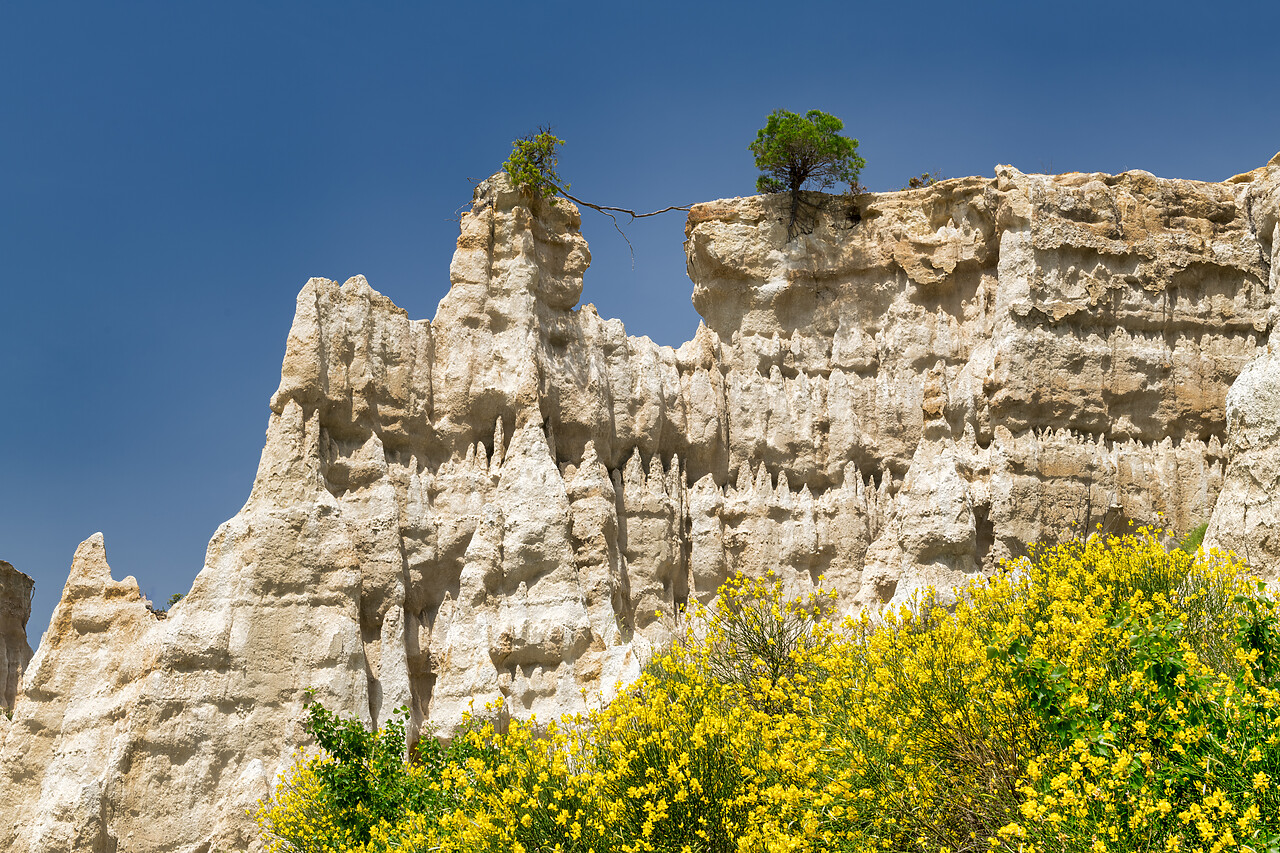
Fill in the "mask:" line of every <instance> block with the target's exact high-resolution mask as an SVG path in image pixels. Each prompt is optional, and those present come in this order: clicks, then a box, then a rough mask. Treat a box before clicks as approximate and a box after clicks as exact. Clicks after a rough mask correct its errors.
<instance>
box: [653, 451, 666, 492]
mask: <svg viewBox="0 0 1280 853" xmlns="http://www.w3.org/2000/svg"><path fill="white" fill-rule="evenodd" d="M648 484H649V491H651V492H653V493H654V494H658V495H661V494H665V493H666V490H667V489H666V485H667V484H666V472H665V471H663V470H662V456H661V455H660V454H657V453H655V454H653V455H652V456H650V457H649V477H648Z"/></svg>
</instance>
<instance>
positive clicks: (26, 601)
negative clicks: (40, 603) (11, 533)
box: [0, 560, 35, 732]
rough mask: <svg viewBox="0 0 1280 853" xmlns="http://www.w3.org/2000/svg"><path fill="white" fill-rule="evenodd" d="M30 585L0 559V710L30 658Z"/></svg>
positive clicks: (7, 703) (10, 703) (11, 696)
mask: <svg viewBox="0 0 1280 853" xmlns="http://www.w3.org/2000/svg"><path fill="white" fill-rule="evenodd" d="M34 588H35V582H34V581H32V580H31V578H29V577H28V576H27V575H25V574H23V573H22V572H20V571H18V570H17V569H15V568H14V567H13V566H11V565H10V564H9V563H6V562H5V561H4V560H0V710H8V709H10V708H12V707H13V699H14V696H16V695H17V692H18V679H19V678H21V677H22V672H23V670H25V669H26V668H27V662H28V661H29V660H31V646H29V645H27V620H28V619H29V618H31V591H32V590H33V589H34ZM7 721H8V720H7V717H6V718H3V719H0V725H5V724H6V723H7ZM2 731H3V730H0V732H2Z"/></svg>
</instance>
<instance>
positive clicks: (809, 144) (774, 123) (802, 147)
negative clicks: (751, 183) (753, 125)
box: [747, 110, 866, 193]
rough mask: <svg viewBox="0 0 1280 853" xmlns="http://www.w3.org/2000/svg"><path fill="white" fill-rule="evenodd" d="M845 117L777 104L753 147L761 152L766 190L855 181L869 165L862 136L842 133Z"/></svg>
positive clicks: (759, 184)
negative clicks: (861, 148)
mask: <svg viewBox="0 0 1280 853" xmlns="http://www.w3.org/2000/svg"><path fill="white" fill-rule="evenodd" d="M843 129H844V122H842V121H841V120H840V119H838V118H836V117H835V116H833V115H830V114H828V113H824V112H822V111H821V110H809V111H808V112H807V113H805V114H804V115H803V116H801V115H797V114H796V113H793V112H789V111H787V110H774V111H773V112H772V113H770V114H769V118H768V121H767V122H766V123H765V126H764V127H763V128H761V130H760V132H759V133H757V134H756V141H755V142H753V143H751V144H750V145H749V146H747V147H748V149H749V150H750V151H751V153H752V154H754V155H755V158H756V168H757V169H759V170H760V176H759V177H758V178H756V189H758V190H759V191H760V192H763V193H777V192H784V191H790V192H792V193H798V192H800V190H802V189H805V187H806V185H811V188H812V189H818V190H826V189H828V188H830V187H832V186H835V185H836V184H839V183H847V184H849V186H850V187H853V186H854V185H856V184H857V182H858V173H859V172H860V171H861V170H862V167H863V166H865V165H866V161H864V160H863V159H862V158H861V157H859V156H858V140H856V139H849V138H848V137H846V136H843V135H841V133H840V131H841V130H843Z"/></svg>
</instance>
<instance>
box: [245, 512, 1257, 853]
mask: <svg viewBox="0 0 1280 853" xmlns="http://www.w3.org/2000/svg"><path fill="white" fill-rule="evenodd" d="M1243 569H1244V567H1243V566H1242V565H1241V564H1239V563H1238V562H1237V561H1236V560H1235V559H1234V557H1232V556H1231V555H1218V554H1208V555H1206V554H1203V553H1199V554H1197V555H1192V554H1188V553H1186V552H1185V551H1182V550H1177V549H1175V550H1173V551H1168V550H1166V549H1165V548H1164V547H1163V546H1162V545H1161V544H1160V542H1159V541H1158V539H1157V537H1156V535H1155V534H1154V533H1153V532H1151V531H1145V530H1144V531H1139V532H1138V533H1137V534H1135V535H1131V536H1127V537H1123V538H1117V539H1105V538H1102V537H1094V538H1092V539H1090V540H1089V541H1087V542H1071V543H1068V544H1065V545H1061V546H1057V547H1043V548H1033V549H1032V553H1031V556H1030V557H1028V558H1025V559H1022V560H1018V561H1016V562H1013V563H1010V564H1009V565H1007V566H1005V567H1004V568H1003V569H1002V570H1001V571H1000V572H999V573H997V574H996V575H995V576H994V577H992V578H990V579H981V580H979V581H977V582H975V583H973V584H972V585H971V586H970V587H969V588H968V589H966V590H964V591H963V592H962V593H961V594H960V595H959V596H958V601H957V603H956V604H955V605H954V606H953V607H951V608H945V607H941V606H939V605H938V604H937V603H936V602H935V601H934V599H933V598H932V597H931V596H925V597H923V598H921V599H919V600H917V601H915V602H914V603H913V604H912V605H911V606H907V607H901V608H895V609H890V610H887V611H886V612H884V613H881V614H875V615H874V616H873V615H871V614H864V615H862V616H861V617H859V618H848V619H845V620H843V621H842V622H839V623H835V622H832V621H830V620H829V619H828V618H827V617H828V615H829V612H830V609H831V606H832V603H833V599H832V597H831V595H830V594H818V595H814V596H808V597H805V598H802V599H797V600H788V598H787V596H786V595H784V594H783V588H782V585H781V583H780V582H778V581H777V580H776V579H775V578H772V577H770V578H766V579H763V580H756V581H751V580H747V579H744V578H735V579H733V580H731V581H730V582H729V584H727V585H726V586H725V587H724V588H722V590H721V592H720V595H719V596H718V598H717V600H716V603H715V604H714V605H713V606H712V607H711V608H709V609H705V610H700V611H699V612H698V613H696V614H694V618H692V619H690V620H689V625H690V628H689V631H688V633H687V634H686V636H685V637H684V638H683V639H682V641H681V642H678V643H677V644H675V646H674V647H673V648H672V649H671V650H670V651H668V652H666V653H665V654H662V655H660V656H658V657H657V658H656V659H655V660H654V661H653V662H652V663H651V664H650V666H648V667H647V668H646V670H645V672H644V674H643V675H642V677H641V678H640V680H639V681H638V682H637V683H636V684H634V685H633V686H632V687H631V688H630V689H628V690H627V691H626V692H625V693H623V694H622V695H621V696H619V697H618V698H617V699H616V700H614V701H613V702H612V703H611V704H610V705H609V706H608V707H607V708H605V709H603V710H601V711H599V712H595V713H592V714H590V715H586V716H580V717H568V718H564V719H561V720H559V721H557V722H555V723H551V724H548V725H545V726H544V725H540V724H539V723H538V722H537V721H536V720H533V721H529V722H525V723H518V722H517V723H512V724H511V725H510V727H509V729H508V730H507V731H506V732H505V733H502V734H499V733H498V732H496V731H495V730H494V728H493V727H492V726H489V725H485V726H478V727H474V728H472V729H471V730H469V731H468V732H466V733H465V734H463V735H461V736H460V737H459V738H458V739H457V740H455V742H454V743H455V745H458V746H456V747H455V748H456V749H457V750H458V751H457V752H454V753H451V755H450V757H448V758H447V760H444V761H440V762H437V763H436V764H434V765H431V766H430V767H417V769H413V768H411V771H412V772H411V775H410V776H409V777H407V778H409V780H410V781H409V782H408V783H407V784H408V785H409V787H413V786H419V787H420V788H421V789H423V790H424V791H425V792H429V796H427V795H424V796H421V797H416V798H415V797H405V798H403V800H402V804H401V807H400V808H399V811H398V812H397V813H395V814H390V815H388V814H383V815H381V816H380V817H379V818H378V820H377V821H372V822H371V823H370V826H369V830H368V837H367V838H360V839H355V840H354V841H350V842H346V841H340V842H338V844H337V846H330V847H309V846H306V844H307V843H308V842H307V840H306V838H307V836H306V835H305V833H304V834H301V835H299V834H298V833H293V834H292V835H291V836H290V837H291V838H297V839H300V840H298V841H288V842H281V844H280V845H279V846H277V847H274V848H271V849H272V850H273V851H293V850H297V851H308V853H310V851H311V850H321V849H323V850H352V851H359V853H372V851H393V850H394V851H427V850H432V851H435V850H441V851H459V853H461V851H467V853H472V851H491V853H499V851H501V853H507V852H508V851H514V853H534V851H539V853H541V851H566V853H568V851H575V853H576V852H577V851H595V853H604V851H610V853H612V851H620V853H631V851H637V852H638V851H672V853H677V852H678V853H686V851H687V853H748V851H750V852H751V853H755V851H763V852H764V853H774V851H811V853H818V851H823V853H825V851H866V850H889V851H920V853H924V851H928V853H939V851H954V853H959V851H979V850H980V851H991V850H1003V851H1023V853H1048V851H1055V853H1056V851H1107V850H1113V851H1138V850H1143V851H1146V850H1162V851H1165V850H1185V851H1203V852H1204V853H1210V851H1213V853H1217V851H1228V850H1230V851H1251V853H1264V851H1265V853H1280V792H1278V791H1277V788H1276V787H1275V784H1274V782H1273V780H1275V779H1276V778H1277V777H1280V706H1278V703H1280V693H1278V692H1277V687H1280V627H1278V626H1280V620H1278V619H1277V616H1276V613H1275V609H1274V608H1275V605H1274V602H1273V601H1272V600H1271V599H1270V598H1269V597H1268V596H1267V595H1266V594H1265V591H1264V590H1263V589H1262V587H1261V586H1260V585H1256V584H1254V583H1251V582H1249V581H1248V580H1247V578H1246V574H1245V572H1244V571H1243ZM318 760H321V761H323V760H325V759H318ZM316 779H317V776H316V773H315V771H314V768H312V767H310V766H309V765H303V766H301V767H300V768H299V769H298V770H297V771H296V772H295V774H294V775H293V776H292V777H291V778H290V780H289V781H288V783H287V784H286V785H285V786H284V787H283V788H282V789H281V791H280V792H279V793H278V794H277V796H276V799H275V800H274V804H273V806H272V808H273V809H274V811H270V812H269V815H270V817H269V818H268V819H267V820H266V821H265V823H264V826H266V827H267V828H268V829H272V830H274V832H275V836H274V837H276V838H281V837H283V834H282V833H281V829H284V828H288V827H290V826H293V825H294V823H295V822H296V823H297V825H307V826H314V827H316V834H326V833H328V834H329V835H333V832H332V830H331V829H329V828H328V827H329V824H327V823H326V821H329V820H331V819H330V818H329V817H328V816H326V815H325V813H324V809H323V808H320V809H317V808H316V804H317V803H322V802H323V800H324V797H325V796H326V794H325V793H324V791H322V790H320V788H317V781H316ZM321 787H323V786H321ZM334 837H337V836H334ZM290 844H292V845H293V846H289V845H290ZM344 844H345V845H347V846H342V845H344Z"/></svg>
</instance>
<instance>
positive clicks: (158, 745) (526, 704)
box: [0, 163, 1280, 853]
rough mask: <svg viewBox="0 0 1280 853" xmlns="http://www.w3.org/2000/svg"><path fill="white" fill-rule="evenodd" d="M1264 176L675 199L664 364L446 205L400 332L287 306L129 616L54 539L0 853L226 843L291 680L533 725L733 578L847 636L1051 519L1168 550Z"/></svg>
mask: <svg viewBox="0 0 1280 853" xmlns="http://www.w3.org/2000/svg"><path fill="white" fill-rule="evenodd" d="M1278 184H1280V163H1273V164H1272V165H1271V166H1270V167H1268V168H1264V169H1260V170H1257V171H1255V172H1253V173H1250V174H1248V175H1244V176H1240V177H1239V178H1237V179H1233V181H1230V182H1226V183H1222V184H1212V183H1199V182H1192V181H1175V180H1164V179H1158V178H1155V177H1153V176H1151V175H1149V174H1147V173H1144V172H1130V173H1126V174H1123V175H1118V176H1109V175H1099V174H1073V175H1063V176H1042V175H1024V174H1022V173H1020V172H1018V171H1017V170H1014V169H1011V168H1008V167H1000V168H999V169H997V174H996V177H995V178H994V179H983V178H966V179H959V180H953V181H946V182H943V183H941V184H938V185H935V186H933V187H929V188H926V189H921V190H913V191H906V192H901V193H887V194H881V195H876V196H868V197H864V198H862V199H860V200H859V203H858V206H857V207H856V208H852V207H849V206H848V205H847V203H844V202H840V201H837V200H834V199H829V200H819V199H816V198H815V199H814V201H820V202H821V205H822V210H821V212H820V213H819V214H817V215H816V216H815V217H814V218H813V220H812V221H810V222H807V223H805V228H804V229H803V230H806V231H807V232H808V233H805V234H802V235H801V236H800V237H799V238H797V239H795V240H793V241H791V242H788V241H787V239H786V236H787V221H786V214H787V205H786V203H785V201H784V200H783V199H782V198H780V197H777V198H774V197H764V198H761V197H756V198H746V199H731V200H724V201H718V202H712V203H708V204H703V205H697V206H695V207H694V209H693V210H692V211H691V212H690V215H689V220H688V226H687V236H688V241H687V250H688V258H689V273H690V277H691V278H692V279H693V281H694V304H695V306H696V307H697V308H698V310H699V312H700V313H701V314H702V316H703V318H704V319H705V323H704V325H702V326H701V327H700V328H699V330H698V332H697V334H696V335H695V336H694V338H693V340H691V341H689V342H688V343H686V344H684V345H683V346H681V347H680V348H678V349H672V348H670V347H660V346H657V345H655V344H653V343H652V342H651V341H650V340H649V339H648V338H632V337H628V336H627V335H626V333H625V331H624V329H623V326H622V324H621V323H620V322H618V321H617V320H606V319H602V318H601V317H599V316H598V315H597V313H596V311H595V309H594V308H593V307H592V306H590V305H587V306H584V307H581V308H579V307H576V306H577V304H578V300H579V297H580V296H581V292H582V283H583V273H584V272H585V270H586V269H587V266H588V263H589V259H590V255H589V252H588V249H587V246H586V243H585V242H584V241H583V239H582V237H581V236H580V234H579V232H578V226H579V219H578V213H577V211H576V210H575V209H574V208H573V206H572V205H569V204H567V203H565V202H563V201H561V202H559V203H558V204H556V205H554V206H550V205H545V204H542V203H537V204H534V205H532V206H531V204H530V203H529V202H528V201H527V200H526V199H525V198H524V197H522V196H521V195H519V194H518V193H516V192H514V191H512V189H511V188H510V186H509V185H507V183H506V182H505V179H503V178H501V177H495V178H493V179H490V180H489V181H487V182H484V183H483V184H481V185H480V186H479V187H478V189H477V192H476V198H475V202H474V205H473V207H472V210H471V212H470V213H469V214H468V215H466V216H465V217H464V218H463V223H462V234H461V236H460V238H459V240H458V251H457V253H456V255H455V256H454V261H453V264H452V267H451V270H450V276H451V280H452V288H451V290H450V292H449V294H448V295H447V296H446V297H445V298H444V299H443V300H442V301H441V303H440V307H439V310H438V312H437V315H436V318H435V319H434V320H433V321H430V322H428V321H425V320H417V321H414V320H410V319H409V318H408V317H407V316H406V314H405V312H404V311H402V310H400V309H399V308H397V307H396V306H395V305H394V304H393V303H392V302H391V301H390V300H389V299H387V298H386V297H385V296H383V295H381V294H379V293H378V292H376V291H374V290H373V289H372V288H371V287H370V286H369V285H368V283H367V282H365V280H364V279H363V278H359V277H357V278H354V279H351V280H350V281H348V282H347V283H346V284H344V285H342V286H339V285H337V284H336V283H335V282H331V281H326V280H322V279H313V280H312V281H310V282H308V283H307V285H306V286H305V287H304V288H303V290H302V292H301V293H300V294H299V296H298V310H297V315H296V317H295V320H294V323H293V328H292V330H291V331H290V333H289V340H288V346H287V352H286V355H285V361H284V366H283V370H282V375H281V383H280V387H279V389H278V390H277V392H276V393H275V395H274V396H273V398H272V400H271V411H272V415H271V421H270V425H269V427H268V431H267V440H266V447H265V449H264V451H263V454H262V460H261V463H260V466H259V470H258V475H257V478H256V480H255V482H254V486H253V490H252V493H251V494H250V496H249V499H248V501H247V502H246V504H245V506H244V508H243V509H242V510H241V512H240V513H239V514H238V515H237V516H236V517H235V518H233V519H232V520H231V521H229V522H227V523H226V524H224V525H223V526H222V527H221V528H219V530H218V532H217V533H216V534H215V536H214V538H213V541H212V542H211V543H210V546H209V552H208V556H207V558H206V562H205V567H204V569H203V570H202V571H201V572H200V575H199V576H198V577H197V579H196V582H195V585H194V586H193V587H192V590H191V592H190V593H189V594H188V595H187V597H186V598H185V599H183V601H182V602H180V603H179V604H178V605H177V606H176V607H175V608H174V609H173V610H172V611H171V613H170V615H169V618H168V619H165V620H163V621H159V620H156V619H155V618H154V617H153V616H152V614H151V613H150V612H149V611H148V610H147V609H146V606H145V602H144V601H143V600H142V599H141V597H140V596H139V595H138V592H137V586H136V584H134V583H133V582H132V581H131V580H130V579H126V580H125V581H123V582H119V583H117V582H115V581H113V580H112V579H111V575H110V572H109V570H108V568H107V566H106V562H105V557H104V554H103V549H102V543H101V540H100V539H91V540H89V541H87V542H86V543H85V544H84V545H82V546H81V549H80V551H79V552H78V553H77V555H76V560H75V564H74V566H73V568H72V574H71V578H70V580H69V581H68V585H67V589H66V591H65V593H64V595H63V599H62V601H61V603H60V604H59V606H58V609H57V611H56V612H55V615H54V620H53V624H52V625H51V627H50V630H49V632H48V634H47V636H46V639H45V641H44V642H43V643H42V644H41V647H40V649H39V650H38V652H37V654H36V657H35V659H34V660H33V661H32V663H31V666H30V668H29V670H28V673H27V676H26V677H25V680H24V682H23V690H22V692H21V694H20V696H19V698H18V701H17V704H16V707H15V713H14V719H13V723H12V724H11V726H10V729H9V731H8V732H7V734H6V735H5V740H4V745H3V749H0V802H3V803H6V806H5V807H4V810H3V820H2V821H0V848H4V849H13V850H21V851H54V850H92V851H108V850H116V849H120V850H126V849H127V850H130V851H135V850H137V851H149V850H180V851H197V853H210V851H213V850H227V849H243V848H245V847H252V845H253V844H254V843H255V842H254V839H253V838H252V834H251V832H250V829H249V825H248V822H247V820H246V819H245V817H244V809H245V808H246V807H248V806H250V805H251V804H252V803H253V802H254V801H256V800H257V799H258V798H259V797H261V796H262V795H264V794H265V793H266V792H267V790H268V787H269V785H270V783H271V780H272V779H273V778H274V777H275V776H276V774H277V773H279V772H280V771H282V770H283V769H284V768H285V767H286V766H287V763H288V761H289V756H290V755H291V754H292V752H293V751H294V750H295V749H296V748H297V747H298V746H299V745H301V744H303V743H304V742H305V738H304V736H303V734H302V732H301V731H300V728H299V725H298V721H299V717H300V712H301V707H302V694H303V690H304V689H305V688H307V687H309V686H310V687H314V688H315V689H316V691H317V694H318V696H319V698H320V699H321V700H322V701H324V702H325V704H326V705H327V706H329V707H331V708H333V709H335V710H338V711H340V712H342V713H344V714H348V715H350V714H355V715H358V716H360V717H362V718H363V719H365V720H367V721H369V722H371V723H373V722H377V721H379V720H382V719H385V718H386V717H387V715H388V714H389V712H390V711H391V709H393V708H395V707H396V706H399V705H402V704H403V705H408V706H409V707H410V708H411V710H412V715H413V722H414V725H415V727H418V726H421V725H422V724H423V722H424V721H425V720H428V719H430V720H431V721H433V722H434V723H435V724H438V725H442V726H448V725H451V724H452V723H454V722H456V721H457V720H458V719H459V718H460V716H461V715H462V714H463V713H464V712H466V711H467V710H468V708H471V707H474V708H475V709H477V710H481V709H483V708H484V706H485V705H486V703H490V702H492V703H497V704H499V705H501V706H502V707H503V708H505V709H506V711H508V712H510V713H512V714H516V715H522V716H523V715H528V714H531V713H537V714H539V715H541V716H542V717H543V718H546V717H549V716H554V715H555V714H558V713H559V712H562V711H572V710H575V709H579V708H582V707H583V706H584V705H585V704H588V703H592V702H596V701H600V699H601V697H602V696H603V697H604V698H607V697H608V696H609V695H610V694H611V693H612V691H613V690H615V689H616V687H617V686H618V685H619V684H621V683H624V682H626V681H627V680H628V679H630V678H632V677H633V676H634V675H635V674H636V673H637V672H638V669H639V666H640V665H641V664H642V662H643V661H644V659H645V658H646V657H647V656H648V654H649V652H650V650H651V649H652V648H653V647H654V646H655V645H659V644H661V643H663V642H665V641H666V640H667V639H668V637H669V635H670V632H671V630H672V629H673V627H674V626H676V625H677V624H678V623H679V621H680V619H681V618H682V615H683V611H684V608H685V607H687V606H688V605H689V604H690V603H691V602H692V601H695V600H704V601H705V600H707V599H709V597H710V596H712V595H713V594H714V591H715V589H716V588H717V587H718V586H719V584H720V583H721V581H723V580H724V579H725V578H726V577H727V576H729V575H730V574H731V573H732V572H735V571H743V572H747V573H749V574H757V575H758V574H761V573H763V572H765V571H767V570H769V569H774V570H777V571H778V572H779V573H780V574H781V575H782V577H783V578H784V580H785V581H786V582H787V583H788V584H790V585H792V586H793V587H796V588H801V589H802V588H806V587H810V586H812V585H813V584H814V583H816V582H817V578H818V577H819V576H823V575H825V578H826V580H825V584H826V585H829V586H833V587H835V588H836V589H838V590H839V591H840V594H841V598H842V602H843V604H844V606H845V607H849V608H853V607H856V606H859V605H870V604H877V603H880V602H884V601H894V600H903V599H905V598H907V597H909V596H910V595H912V594H913V593H914V592H915V591H916V590H918V589H919V588H920V587H921V586H923V585H925V584H928V583H933V584H938V585H941V586H943V587H948V586H950V585H951V584H954V583H957V582H960V581H962V580H963V579H965V578H966V577H969V576H971V575H973V574H974V573H976V572H981V571H983V570H986V569H989V568H991V567H992V566H994V565H995V563H996V561H998V560H999V559H1000V558H1002V557H1006V556H1009V555H1014V554H1017V553H1019V549H1020V548H1021V547H1022V544H1021V543H1024V542H1028V541H1034V540H1037V539H1042V538H1050V539H1053V538H1058V537H1060V536H1062V535H1069V533H1070V526H1071V525H1072V524H1073V523H1074V524H1077V525H1082V526H1085V527H1091V526H1092V525H1094V524H1096V523H1103V524H1108V525H1114V524H1118V523H1121V522H1123V521H1125V520H1142V521H1146V520H1155V519H1156V517H1157V515H1161V516H1163V518H1164V519H1165V521H1166V523H1167V524H1169V525H1171V526H1173V527H1174V528H1175V529H1179V530H1184V529H1187V528H1189V527H1192V526H1194V525H1195V524H1196V523H1198V522H1200V521H1202V520H1204V519H1206V518H1208V517H1209V514H1210V512H1211V510H1212V509H1213V507H1214V504H1215V500H1216V498H1217V495H1218V493H1219V491H1220V490H1221V489H1222V488H1223V465H1224V461H1225V453H1226V450H1225V449H1224V441H1225V430H1226V425H1227V421H1228V410H1229V406H1228V402H1227V401H1228V389H1229V388H1230V387H1231V384H1232V382H1233V381H1234V380H1235V379H1236V377H1237V375H1238V374H1240V373H1241V371H1242V370H1243V369H1244V367H1245V365H1246V364H1248V363H1249V362H1250V360H1251V359H1253V358H1254V357H1255V356H1256V355H1257V354H1258V352H1259V349H1260V347H1262V346H1263V345H1265V344H1266V342H1267V337H1268V335H1269V333H1270V330H1271V328H1272V325H1273V322H1274V313H1275V303H1274V298H1273V292H1274V285H1275V278H1274V276H1275V273H1274V269H1275V260H1276V259H1275V257H1274V251H1275V247H1276V245H1277V243H1280V240H1277V239H1276V238H1275V235H1274V223H1275V219H1276V206H1277V189H1276V188H1277V185H1278ZM1268 229H1269V230H1268ZM1264 231H1265V233H1264ZM1233 399H1234V398H1233ZM1232 411H1234V410H1232ZM1232 417H1234V416H1232ZM1229 485H1230V478H1228V486H1229ZM584 692H585V697H584Z"/></svg>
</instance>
